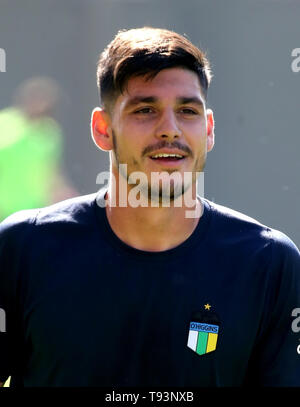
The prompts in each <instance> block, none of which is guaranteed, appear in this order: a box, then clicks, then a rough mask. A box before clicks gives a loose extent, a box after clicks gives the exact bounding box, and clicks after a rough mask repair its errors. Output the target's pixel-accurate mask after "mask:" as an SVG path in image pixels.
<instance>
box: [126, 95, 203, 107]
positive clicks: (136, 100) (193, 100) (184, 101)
mask: <svg viewBox="0 0 300 407" xmlns="http://www.w3.org/2000/svg"><path fill="white" fill-rule="evenodd" d="M158 101H159V99H158V98H157V97H155V96H135V97H133V98H132V99H130V100H129V101H128V103H127V104H126V108H127V109H128V108H130V107H133V106H136V105H138V104H140V103H156V102H158ZM176 103H177V104H179V105H188V104H195V105H198V106H199V107H202V108H203V107H204V102H203V101H202V100H201V99H200V98H199V97H197V96H191V97H185V96H182V97H178V98H176Z"/></svg>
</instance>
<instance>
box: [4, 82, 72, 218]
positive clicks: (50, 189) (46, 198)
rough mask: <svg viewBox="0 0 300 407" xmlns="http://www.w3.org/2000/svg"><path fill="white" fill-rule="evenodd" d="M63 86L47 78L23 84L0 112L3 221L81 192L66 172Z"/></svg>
mask: <svg viewBox="0 0 300 407" xmlns="http://www.w3.org/2000/svg"><path fill="white" fill-rule="evenodd" d="M60 94H61V89H60V87H59V85H58V83H57V82H56V81H55V80H53V79H51V78H47V77H34V78H31V79H28V80H26V81H25V82H23V83H21V85H20V86H19V87H18V88H17V89H16V92H15V94H14V104H13V106H11V107H8V108H6V109H4V110H2V111H0V221H1V220H3V219H4V218H6V217H7V216H9V215H10V214H12V213H14V212H16V211H19V210H21V209H32V208H39V207H43V206H46V205H49V204H51V203H55V202H58V201H60V200H63V199H66V198H70V197H72V196H74V195H75V194H76V191H75V190H74V189H73V187H71V186H70V183H69V182H68V181H67V180H66V177H65V176H64V174H63V170H62V168H61V167H62V166H61V161H62V154H63V134H62V130H61V128H60V126H59V124H58V123H57V122H56V121H55V120H54V118H53V114H54V110H55V107H56V106H57V103H58V101H59V98H60Z"/></svg>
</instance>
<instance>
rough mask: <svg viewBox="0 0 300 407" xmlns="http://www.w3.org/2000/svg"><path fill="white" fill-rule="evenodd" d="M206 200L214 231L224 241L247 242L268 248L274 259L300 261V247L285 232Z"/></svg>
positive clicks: (247, 244) (256, 246)
mask: <svg viewBox="0 0 300 407" xmlns="http://www.w3.org/2000/svg"><path fill="white" fill-rule="evenodd" d="M205 201H206V203H207V204H208V205H209V207H210V209H211V211H212V223H213V224H214V227H215V228H214V233H216V231H217V233H218V237H219V238H220V240H221V241H222V242H224V241H226V242H229V243H232V244H239V243H245V246H246V247H248V248H250V249H251V250H257V249H267V248H268V249H269V250H268V251H269V254H270V256H271V257H272V258H273V259H276V258H278V257H279V256H284V257H285V256H289V257H293V258H294V259H295V260H297V261H299V259H300V253H299V249H298V247H297V246H296V244H295V243H294V242H293V241H292V240H291V238H290V237H288V236H287V235H286V234H285V233H283V232H281V231H279V230H277V229H275V228H272V227H270V226H267V225H265V224H263V223H261V222H260V221H258V220H257V219H255V218H253V217H251V216H248V215H246V214H244V213H242V212H239V211H236V210H234V209H231V208H228V207H226V206H223V205H220V204H217V203H214V202H211V201H209V200H207V199H205ZM264 252H265V250H264Z"/></svg>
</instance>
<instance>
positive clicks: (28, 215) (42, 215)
mask: <svg viewBox="0 0 300 407" xmlns="http://www.w3.org/2000/svg"><path fill="white" fill-rule="evenodd" d="M95 199H96V194H89V195H84V196H78V197H75V198H71V199H67V200H65V201H62V202H58V203H56V204H53V205H50V206H47V207H44V208H39V209H27V210H21V211H18V212H16V213H14V214H12V215H10V216H8V217H7V218H6V219H4V220H3V221H2V222H1V223H0V241H1V240H2V241H3V240H4V238H6V237H8V238H9V237H10V236H12V235H14V236H25V235H27V233H30V232H32V231H33V230H42V229H48V228H49V227H50V228H51V226H53V225H56V226H60V227H61V226H62V225H63V224H64V225H72V224H73V225H74V224H78V225H79V224H86V223H89V221H90V218H91V216H92V213H93V204H94V202H95Z"/></svg>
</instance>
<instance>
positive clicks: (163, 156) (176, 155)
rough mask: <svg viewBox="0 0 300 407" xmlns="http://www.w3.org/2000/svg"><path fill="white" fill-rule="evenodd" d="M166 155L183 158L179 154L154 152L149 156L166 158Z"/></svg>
mask: <svg viewBox="0 0 300 407" xmlns="http://www.w3.org/2000/svg"><path fill="white" fill-rule="evenodd" d="M167 157H176V158H183V156H182V155H180V154H155V155H152V156H151V158H167Z"/></svg>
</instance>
